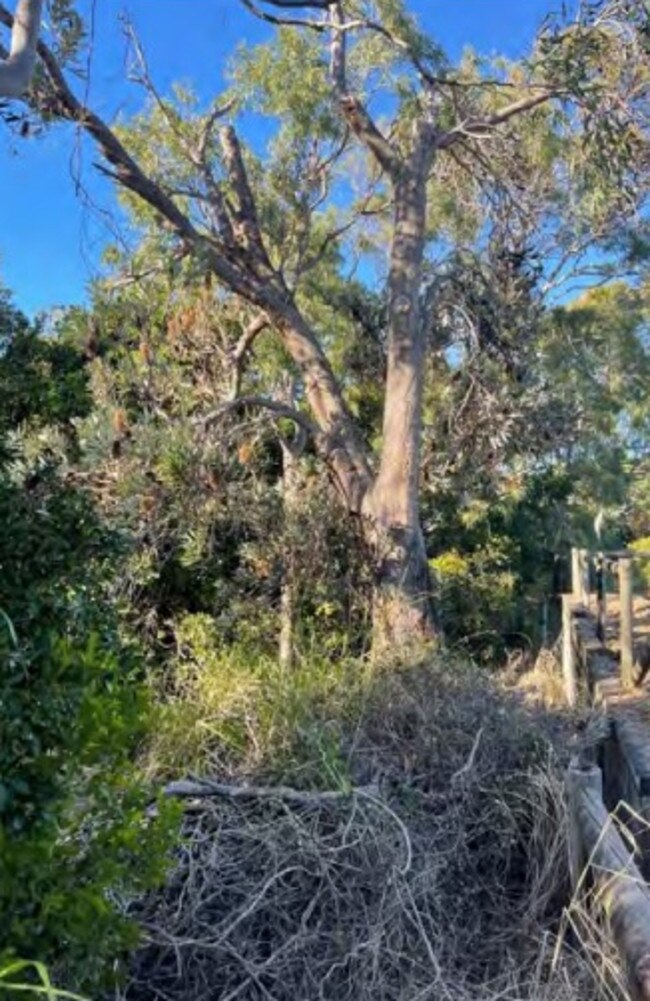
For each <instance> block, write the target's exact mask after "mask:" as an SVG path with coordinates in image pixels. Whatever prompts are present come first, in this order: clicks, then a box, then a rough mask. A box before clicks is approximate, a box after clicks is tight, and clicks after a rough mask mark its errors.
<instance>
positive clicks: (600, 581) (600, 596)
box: [596, 553, 607, 645]
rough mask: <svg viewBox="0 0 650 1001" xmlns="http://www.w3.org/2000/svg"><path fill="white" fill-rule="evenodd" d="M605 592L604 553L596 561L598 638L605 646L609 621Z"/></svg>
mask: <svg viewBox="0 0 650 1001" xmlns="http://www.w3.org/2000/svg"><path fill="white" fill-rule="evenodd" d="M606 593H607V592H606V590H605V557H604V555H603V553H599V554H598V559H597V560H596V612H597V623H596V636H597V637H598V639H599V640H600V642H601V643H602V644H603V645H604V644H605V623H606V620H607V598H606Z"/></svg>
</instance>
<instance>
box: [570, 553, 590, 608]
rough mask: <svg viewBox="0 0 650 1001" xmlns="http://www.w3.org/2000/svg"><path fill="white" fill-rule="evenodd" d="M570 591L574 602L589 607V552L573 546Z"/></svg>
mask: <svg viewBox="0 0 650 1001" xmlns="http://www.w3.org/2000/svg"><path fill="white" fill-rule="evenodd" d="M571 590H572V591H573V597H574V598H575V599H576V601H580V602H582V604H583V605H584V606H585V607H587V606H588V605H589V551H588V550H587V549H577V548H576V547H575V546H574V547H573V549H572V550H571Z"/></svg>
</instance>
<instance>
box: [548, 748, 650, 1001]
mask: <svg viewBox="0 0 650 1001" xmlns="http://www.w3.org/2000/svg"><path fill="white" fill-rule="evenodd" d="M567 793H568V800H569V816H570V819H571V827H572V832H571V833H572V836H573V837H574V838H577V839H579V845H578V846H577V847H575V846H574V848H573V849H572V852H571V867H572V875H573V870H574V869H575V867H576V866H577V865H582V868H584V866H585V865H589V868H590V871H591V873H592V875H593V880H594V885H595V889H596V895H595V899H596V901H597V903H598V905H599V906H600V907H601V908H602V910H603V912H604V914H605V917H606V919H607V921H608V923H609V925H610V927H611V929H612V932H613V934H614V938H615V940H616V944H617V946H618V949H619V952H620V954H621V956H622V958H623V961H624V963H625V966H626V970H627V976H628V980H629V983H630V986H631V988H632V990H633V992H634V996H635V997H636V998H637V999H638V1001H650V890H649V889H648V886H647V885H646V883H645V882H644V880H643V877H642V876H641V873H640V872H639V870H638V868H637V866H636V864H635V862H634V858H633V856H632V853H631V852H630V851H629V850H628V848H627V847H626V846H625V843H624V842H623V839H622V838H621V836H620V834H619V832H618V830H617V829H616V827H615V826H614V824H613V823H612V821H611V818H610V816H609V814H608V812H607V809H606V807H605V804H604V803H603V799H602V776H601V773H600V769H599V768H597V767H596V766H594V765H592V766H589V767H587V768H581V767H580V765H579V764H578V763H577V762H576V761H573V762H572V763H571V766H570V768H569V771H568V773H567Z"/></svg>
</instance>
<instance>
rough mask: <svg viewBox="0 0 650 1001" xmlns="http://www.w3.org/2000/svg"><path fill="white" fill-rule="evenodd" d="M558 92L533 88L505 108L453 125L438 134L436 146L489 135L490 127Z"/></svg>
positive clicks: (554, 95)
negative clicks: (483, 116) (529, 92)
mask: <svg viewBox="0 0 650 1001" xmlns="http://www.w3.org/2000/svg"><path fill="white" fill-rule="evenodd" d="M559 93H560V92H559V91H557V90H553V89H551V88H548V87H545V88H543V89H542V90H539V89H538V88H535V92H534V93H532V94H529V95H528V96H526V97H522V98H520V100H518V101H513V102H512V104H508V105H506V107H505V108H502V109H501V110H500V111H496V112H495V113H494V114H492V115H486V116H485V118H470V119H468V120H467V121H465V122H461V123H459V124H458V125H455V126H454V128H453V129H450V130H449V131H448V132H445V133H444V134H443V135H441V136H439V138H438V139H437V140H436V148H437V149H448V148H449V147H450V146H453V145H454V143H456V142H458V141H459V140H460V139H462V138H467V137H468V136H474V137H481V136H484V135H486V134H487V135H490V134H491V132H492V129H494V128H496V126H498V125H502V124H503V123H504V122H507V121H509V119H511V118H515V117H516V116H517V115H521V114H523V113H524V112H526V111H531V110H532V109H533V108H536V107H538V106H539V105H540V104H544V103H545V102H546V101H549V100H550V99H551V98H552V97H557V96H558V94H559Z"/></svg>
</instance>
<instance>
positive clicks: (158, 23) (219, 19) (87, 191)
mask: <svg viewBox="0 0 650 1001" xmlns="http://www.w3.org/2000/svg"><path fill="white" fill-rule="evenodd" d="M559 2H560V0H557V2H555V3H554V0H410V7H411V9H412V10H414V11H416V12H417V14H418V16H419V17H420V19H421V22H422V24H423V25H424V26H425V27H426V28H427V29H428V30H430V32H431V34H432V35H433V36H434V37H435V38H436V39H437V40H438V41H439V42H441V43H442V44H443V46H444V47H445V49H446V50H447V52H448V53H449V54H450V55H451V56H452V57H454V56H457V55H458V54H459V53H460V52H461V51H462V49H463V47H464V46H465V45H468V44H469V45H472V46H473V47H474V48H476V49H477V50H479V51H480V52H483V53H485V54H489V53H491V52H496V51H499V52H503V53H505V54H507V55H509V56H518V55H521V54H523V53H524V52H525V51H526V50H527V48H528V45H529V43H530V40H531V39H532V38H533V36H534V33H535V30H536V28H537V26H538V24H539V23H540V21H541V19H542V17H543V16H544V15H545V14H546V13H548V12H549V11H550V10H554V9H557V7H558V6H559ZM78 7H79V10H80V11H81V12H82V13H83V14H84V16H86V18H87V20H88V22H89V23H90V18H91V15H93V16H94V30H93V32H92V37H93V44H92V47H91V53H90V76H89V80H90V83H89V97H90V103H91V105H92V106H93V107H94V108H95V110H97V111H98V112H99V113H100V114H101V115H102V116H103V117H105V118H106V119H107V120H109V121H111V120H113V119H114V118H115V116H116V115H128V114H129V113H132V112H134V111H136V110H138V108H139V107H140V106H141V103H142V100H143V96H142V92H141V91H140V90H139V89H138V88H137V87H135V86H134V85H132V84H129V83H128V82H126V80H125V42H124V37H123V33H122V29H121V27H120V24H119V14H120V12H123V11H127V12H128V13H129V15H130V17H131V19H132V20H133V21H134V23H135V25H136V27H137V30H138V33H139V36H140V38H141V40H142V42H143V45H144V48H145V50H146V52H147V57H148V59H149V63H150V69H151V72H152V76H153V77H154V79H155V81H156V84H157V86H158V88H159V89H160V90H161V91H163V92H164V91H165V90H166V89H167V88H168V87H169V85H170V84H171V83H172V82H173V81H175V80H184V81H187V82H189V83H191V84H192V86H193V87H194V89H195V90H196V91H197V92H198V93H199V95H201V96H203V97H206V98H208V97H210V96H211V95H212V94H214V93H215V92H218V90H219V87H220V85H221V82H222V79H223V78H222V72H223V68H224V64H225V63H226V61H227V59H228V57H229V55H230V54H231V53H232V52H233V51H234V50H235V48H236V46H237V44H238V42H241V41H247V42H256V41H261V40H263V39H264V38H265V37H266V36H267V34H268V30H267V28H266V27H265V26H264V25H262V24H260V23H259V22H258V21H256V20H255V19H254V18H253V17H252V16H251V15H249V14H248V13H247V12H246V11H244V10H243V8H242V7H241V5H240V4H239V0H191V2H190V0H124V2H121V0H79V4H78ZM79 87H80V88H81V89H83V87H84V84H80V85H79ZM114 204H115V202H114V195H113V192H112V190H111V186H110V184H109V183H107V182H106V181H104V180H103V179H102V178H100V177H99V176H98V175H97V173H96V172H95V171H94V170H93V167H92V155H91V150H90V149H88V148H87V147H86V145H85V144H82V143H81V142H80V141H79V140H78V139H77V138H76V136H75V133H74V131H73V130H72V129H71V128H70V127H69V126H66V125H63V126H57V127H55V128H54V129H52V130H51V131H50V132H49V133H48V135H47V136H46V137H45V138H42V137H41V138H33V139H29V140H27V141H24V140H17V139H13V138H11V137H9V136H8V135H7V134H6V133H0V280H2V282H3V283H4V284H6V285H8V286H9V287H10V288H11V289H12V290H13V293H14V297H15V301H16V303H17V305H19V306H20V307H21V308H22V309H24V310H25V311H26V312H28V313H30V314H34V313H36V312H38V311H40V310H43V309H47V308H49V307H51V306H55V305H66V304H69V303H78V302H82V301H83V300H84V299H85V296H86V290H87V286H88V283H89V281H90V280H92V278H93V277H94V276H95V275H96V274H97V268H98V261H99V257H100V254H101V250H102V247H103V246H104V245H105V244H106V242H107V241H108V240H110V229H109V228H108V227H107V224H106V217H107V214H110V212H111V211H112V210H113V208H114Z"/></svg>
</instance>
